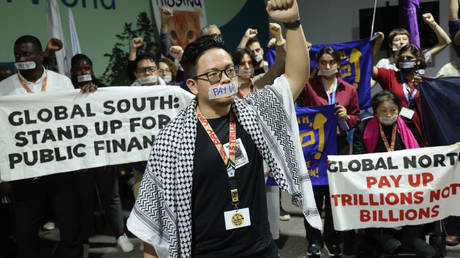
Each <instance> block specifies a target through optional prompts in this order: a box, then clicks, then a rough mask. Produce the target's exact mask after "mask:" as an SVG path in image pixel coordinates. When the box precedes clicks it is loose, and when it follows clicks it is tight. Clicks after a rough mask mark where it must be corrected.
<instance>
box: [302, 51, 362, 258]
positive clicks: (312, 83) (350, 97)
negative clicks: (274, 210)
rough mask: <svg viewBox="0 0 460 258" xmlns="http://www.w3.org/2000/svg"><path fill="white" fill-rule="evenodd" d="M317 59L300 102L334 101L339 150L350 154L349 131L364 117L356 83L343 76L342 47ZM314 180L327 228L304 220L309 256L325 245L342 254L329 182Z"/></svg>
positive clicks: (319, 103)
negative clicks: (313, 71) (334, 220)
mask: <svg viewBox="0 0 460 258" xmlns="http://www.w3.org/2000/svg"><path fill="white" fill-rule="evenodd" d="M306 47H307V48H308V46H306ZM315 61H316V65H317V66H318V73H317V75H316V76H315V77H312V78H310V80H308V83H307V84H306V85H305V87H304V89H303V90H302V92H301V94H300V95H299V97H298V98H297V100H296V103H297V104H298V105H299V106H303V107H308V106H325V105H334V108H335V115H336V116H337V119H338V125H337V154H338V155H348V154H350V153H349V152H350V145H349V143H348V141H347V131H349V130H350V129H352V128H354V127H355V126H357V125H358V124H359V122H360V121H361V118H360V109H359V101H358V94H357V91H356V89H355V87H354V86H353V85H351V84H349V83H347V82H346V81H344V80H342V78H341V76H340V70H341V55H340V52H339V51H337V50H336V49H334V48H333V47H331V46H325V47H323V48H321V50H320V51H319V52H318V53H317V54H316V57H315ZM312 76H313V75H312ZM312 184H313V192H314V194H315V201H316V206H317V208H318V211H319V212H320V213H321V212H322V210H323V208H322V207H323V203H324V207H325V208H324V213H325V217H324V232H321V231H319V230H317V229H315V228H313V227H312V226H311V225H310V224H308V222H307V221H306V220H304V226H305V230H306V233H307V234H306V235H307V241H308V247H307V256H308V257H319V256H320V255H321V249H322V248H323V247H324V246H325V247H326V250H327V252H328V254H329V256H330V257H340V256H341V255H342V250H341V248H340V244H341V242H342V237H341V234H342V233H340V232H338V231H335V229H334V222H333V219H332V210H331V203H330V198H329V196H330V192H329V186H328V182H327V181H322V180H321V181H316V180H314V179H312Z"/></svg>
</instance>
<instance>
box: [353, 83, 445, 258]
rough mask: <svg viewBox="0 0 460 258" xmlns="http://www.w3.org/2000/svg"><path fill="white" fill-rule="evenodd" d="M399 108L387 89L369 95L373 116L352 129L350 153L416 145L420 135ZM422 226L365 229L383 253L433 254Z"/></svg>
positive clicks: (395, 99)
mask: <svg viewBox="0 0 460 258" xmlns="http://www.w3.org/2000/svg"><path fill="white" fill-rule="evenodd" d="M401 108H402V103H401V100H400V99H399V98H398V97H397V96H396V95H395V94H394V93H392V92H390V91H386V90H384V91H381V92H379V93H377V94H376V95H375V96H374V97H373V98H372V109H373V111H374V117H372V118H370V119H367V120H365V121H363V122H362V123H361V124H360V125H359V126H358V127H357V128H356V130H355V133H354V137H353V154H365V153H375V152H391V151H395V150H405V149H414V148H419V147H420V145H421V143H422V140H421V138H420V135H419V134H418V131H417V129H416V128H415V126H414V124H413V123H412V122H411V121H410V120H409V121H404V120H403V119H402V118H401V117H400V116H399V114H400V111H401ZM423 229H424V225H416V226H404V227H402V229H401V230H400V231H399V232H397V231H396V230H395V229H386V228H385V229H384V228H368V229H366V230H365V232H366V234H367V235H368V236H370V237H371V238H372V239H374V240H375V241H376V242H378V243H379V245H380V247H379V248H380V249H381V250H383V251H384V252H385V253H388V254H394V253H397V252H399V251H403V250H405V251H412V250H413V251H415V252H416V253H417V255H421V256H433V255H435V254H436V250H435V249H434V248H433V247H432V246H430V245H429V244H428V243H426V241H425V237H424V235H423ZM397 236H399V237H397ZM371 251H372V252H373V250H371Z"/></svg>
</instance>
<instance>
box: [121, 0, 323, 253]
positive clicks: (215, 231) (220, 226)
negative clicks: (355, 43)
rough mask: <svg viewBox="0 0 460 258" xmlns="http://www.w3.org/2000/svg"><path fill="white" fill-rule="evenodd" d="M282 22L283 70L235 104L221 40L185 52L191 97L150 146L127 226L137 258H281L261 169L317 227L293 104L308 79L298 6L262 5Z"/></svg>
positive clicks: (231, 69) (289, 0) (233, 74)
mask: <svg viewBox="0 0 460 258" xmlns="http://www.w3.org/2000/svg"><path fill="white" fill-rule="evenodd" d="M267 12H268V14H269V15H270V16H271V18H272V19H275V20H278V21H280V22H284V23H285V27H286V31H287V32H286V35H287V50H288V52H287V55H286V72H285V74H284V75H282V76H280V77H279V78H277V79H276V80H275V82H274V84H273V85H270V86H267V87H265V88H264V89H263V90H261V91H258V92H256V93H251V94H249V95H248V96H247V97H246V98H244V99H240V98H237V97H235V95H236V93H237V90H238V87H237V86H238V84H237V74H238V73H237V70H236V69H235V66H234V64H233V62H232V58H231V56H230V54H229V53H228V51H227V50H226V48H225V46H224V44H223V42H222V40H220V39H219V38H218V37H213V36H202V37H200V38H199V39H197V40H196V41H195V42H192V43H190V44H189V45H188V46H187V48H186V49H185V51H184V55H183V56H182V61H181V64H182V66H183V67H184V70H185V73H186V74H187V75H188V79H187V80H186V84H187V86H188V87H189V89H190V91H191V92H192V93H193V94H194V95H195V96H196V98H195V99H194V100H193V101H192V103H191V104H190V105H189V106H188V107H186V108H185V109H184V110H182V111H181V112H180V113H179V115H178V116H177V117H176V118H175V119H174V120H172V121H171V122H170V123H169V124H168V125H167V127H166V128H164V129H163V130H162V131H161V132H160V133H159V134H158V135H157V138H156V139H155V143H154V146H153V150H152V152H151V155H150V158H149V162H148V165H147V169H146V172H145V173H146V174H145V175H144V178H143V180H142V183H141V187H140V191H139V196H138V198H137V200H136V205H135V207H134V209H133V211H132V212H131V215H130V217H129V219H128V228H129V230H130V231H131V232H133V233H134V234H135V235H136V236H137V237H139V238H140V239H141V240H142V241H144V242H145V246H144V257H269V258H271V257H273V258H275V257H278V249H277V247H276V245H275V243H274V242H273V239H272V235H271V233H270V228H269V223H268V218H267V201H266V195H265V183H264V182H265V181H264V175H263V162H264V161H265V162H266V163H267V165H268V167H270V169H272V171H273V173H274V177H275V179H276V180H277V182H278V183H279V185H280V187H281V188H282V189H283V190H285V191H288V192H289V193H291V194H292V195H293V197H294V200H295V203H296V204H297V205H298V206H299V207H301V208H302V210H303V214H304V215H305V217H306V218H307V220H308V221H309V222H310V223H312V224H314V225H315V226H316V227H318V228H319V227H321V219H320V217H319V214H318V211H317V209H316V205H315V201H314V199H313V192H312V188H311V183H310V181H309V177H308V174H306V171H307V170H306V167H305V161H304V160H303V157H302V151H301V147H300V141H299V138H298V133H299V132H298V126H297V119H296V116H295V109H294V102H293V99H295V98H296V97H297V96H298V94H299V93H300V92H301V90H302V88H303V86H304V85H305V83H306V81H307V80H308V77H309V72H308V71H309V56H308V53H307V50H306V48H305V45H306V42H305V37H304V34H303V30H302V27H301V26H300V21H299V12H298V7H297V3H296V1H293V0H279V1H276V2H272V1H269V2H268V4H267Z"/></svg>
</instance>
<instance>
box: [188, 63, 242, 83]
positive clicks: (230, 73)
mask: <svg viewBox="0 0 460 258" xmlns="http://www.w3.org/2000/svg"><path fill="white" fill-rule="evenodd" d="M222 73H225V75H226V76H227V77H228V78H230V79H232V78H235V77H236V76H237V75H238V70H237V69H236V68H235V67H233V66H230V67H227V68H225V69H224V70H218V71H210V72H207V73H203V74H200V75H197V76H195V77H193V78H194V79H202V78H199V77H201V76H203V75H206V77H207V78H208V81H209V83H211V84H215V83H218V82H220V80H222ZM202 80H204V79H202Z"/></svg>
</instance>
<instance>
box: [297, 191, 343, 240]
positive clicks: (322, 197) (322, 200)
mask: <svg viewBox="0 0 460 258" xmlns="http://www.w3.org/2000/svg"><path fill="white" fill-rule="evenodd" d="M313 194H314V195H315V202H316V207H317V208H318V212H319V213H320V214H322V212H323V204H324V212H325V217H324V234H323V236H321V231H319V230H318V229H316V228H313V227H312V226H310V224H308V222H307V220H306V219H305V218H304V225H305V231H306V233H307V240H308V243H310V244H314V243H316V244H322V243H323V242H326V244H339V243H340V234H339V232H337V231H335V230H334V223H333V221H332V210H331V198H330V194H329V186H327V185H314V186H313Z"/></svg>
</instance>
